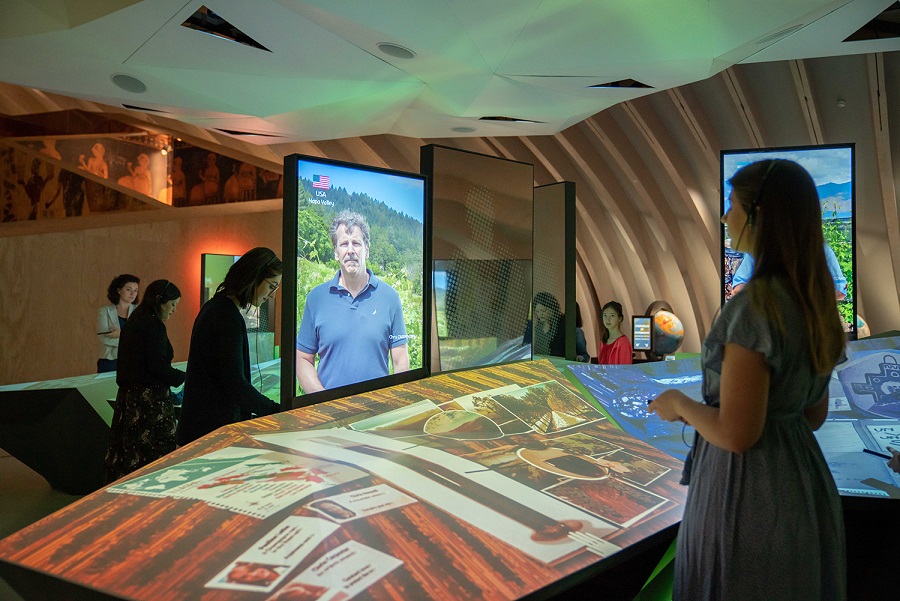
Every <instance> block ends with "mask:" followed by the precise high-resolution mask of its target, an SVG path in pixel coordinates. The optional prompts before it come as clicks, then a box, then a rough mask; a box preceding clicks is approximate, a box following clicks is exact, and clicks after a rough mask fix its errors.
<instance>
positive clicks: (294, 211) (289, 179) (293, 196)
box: [281, 154, 432, 408]
mask: <svg viewBox="0 0 900 601" xmlns="http://www.w3.org/2000/svg"><path fill="white" fill-rule="evenodd" d="M305 167H322V168H323V169H322V171H329V170H331V171H334V170H335V168H337V169H338V170H351V171H353V172H355V173H357V174H360V175H362V176H366V175H371V176H374V177H376V178H377V177H378V176H379V175H381V176H386V177H387V178H404V179H407V180H409V181H410V182H412V183H415V185H421V189H422V199H421V203H422V204H421V211H422V240H421V249H422V257H421V259H422V262H421V273H420V274H419V277H421V281H422V298H421V303H422V306H421V324H420V325H421V328H422V329H421V332H422V333H421V337H420V340H421V364H420V365H410V369H409V370H408V371H405V372H401V373H392V374H388V375H386V376H381V377H376V378H372V379H367V380H363V381H360V382H356V383H353V384H347V385H343V386H337V387H334V388H328V389H326V390H322V391H318V392H313V393H308V394H298V384H297V365H296V360H297V359H296V356H297V353H296V340H297V334H298V329H299V327H300V321H301V320H300V319H299V318H298V316H297V307H298V274H297V263H298V247H299V240H298V223H297V221H298V210H299V208H300V206H299V205H300V189H299V186H300V185H301V182H300V169H301V168H305ZM284 181H285V187H284V217H283V231H282V257H283V262H284V276H283V278H282V286H281V290H282V303H281V305H282V319H281V344H282V352H281V380H282V381H281V398H282V406H289V407H291V408H296V407H306V406H309V405H314V404H317V403H321V402H324V401H329V400H332V399H336V398H341V397H345V396H351V395H354V394H360V393H364V392H369V391H371V390H376V389H379V388H384V387H387V386H393V385H395V384H401V383H404V382H409V381H413V380H418V379H421V378H424V377H427V376H428V375H429V360H428V358H429V357H430V355H431V335H430V332H431V303H432V298H431V297H432V289H431V286H432V282H431V268H430V266H431V228H432V223H431V221H432V210H431V193H430V192H431V190H430V186H431V184H430V181H429V179H428V178H427V177H426V176H425V175H422V174H420V173H413V172H406V171H399V170H395V169H388V168H383V167H376V166H372V165H363V164H359V163H350V162H346V161H340V160H336V159H329V158H324V157H316V156H310V155H303V154H291V155H288V156H286V157H285V158H284ZM332 181H333V183H334V186H335V188H336V189H337V188H341V187H342V186H341V185H340V181H334V180H332ZM375 200H378V199H375ZM366 217H367V218H368V217H371V216H369V215H366ZM326 227H327V225H326ZM328 245H329V247H330V246H331V241H330V239H329V240H328ZM301 293H302V294H305V292H301ZM405 319H406V321H407V331H409V325H410V323H409V321H408V319H407V318H405Z"/></svg>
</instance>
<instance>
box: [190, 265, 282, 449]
mask: <svg viewBox="0 0 900 601" xmlns="http://www.w3.org/2000/svg"><path fill="white" fill-rule="evenodd" d="M281 273H282V264H281V259H279V258H278V257H277V256H276V255H275V253H274V252H273V251H272V250H270V249H268V248H262V247H260V248H254V249H252V250H250V251H248V252H247V253H246V254H245V255H244V256H242V257H241V258H240V259H238V260H237V261H236V262H235V263H234V265H232V266H231V267H230V268H229V269H228V273H227V274H226V275H225V281H224V282H222V283H221V284H219V287H218V288H217V289H216V294H215V296H213V297H212V298H211V299H210V300H209V301H208V302H207V303H206V304H205V305H203V307H201V308H200V313H199V314H198V315H197V319H196V320H195V321H194V329H193V331H192V332H191V350H190V353H189V354H188V365H187V380H186V381H185V384H184V401H183V403H182V407H181V418H180V420H179V422H178V434H177V439H178V444H179V445H185V444H188V443H189V442H192V441H194V440H196V439H198V438H200V437H201V436H204V435H205V434H208V433H210V432H212V431H213V430H215V429H217V428H219V427H221V426H225V425H228V424H233V423H235V422H239V421H243V420H246V419H250V418H252V417H254V416H263V415H269V414H271V413H275V412H276V411H278V409H279V406H278V404H277V403H276V402H275V401H273V400H272V399H270V398H268V397H266V396H265V395H263V394H262V393H260V392H259V391H258V390H256V388H254V387H253V384H251V382H250V345H249V343H248V341H247V326H246V324H245V322H244V318H243V316H242V315H241V309H246V308H248V307H249V306H250V305H253V306H254V307H258V306H260V305H261V304H262V303H263V302H265V301H266V300H267V299H268V298H270V297H272V296H273V295H274V294H275V292H276V291H277V290H278V287H279V286H280V285H281Z"/></svg>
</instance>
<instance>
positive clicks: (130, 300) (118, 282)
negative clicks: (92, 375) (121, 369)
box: [97, 273, 141, 374]
mask: <svg viewBox="0 0 900 601" xmlns="http://www.w3.org/2000/svg"><path fill="white" fill-rule="evenodd" d="M140 283H141V280H140V278H138V277H137V276H133V275H131V274H128V273H123V274H122V275H119V276H116V277H114V278H113V280H112V282H110V283H109V289H108V290H107V292H106V298H108V299H109V303H110V304H108V305H106V306H103V307H100V310H99V311H98V312H97V338H99V339H100V358H99V359H98V360H97V373H98V374H102V373H105V372H109V371H116V364H117V359H118V358H119V335H120V334H121V333H122V326H123V325H125V320H126V319H128V316H129V315H131V312H132V311H134V307H135V306H136V305H137V303H138V291H139V289H140Z"/></svg>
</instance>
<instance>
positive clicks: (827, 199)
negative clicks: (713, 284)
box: [721, 144, 856, 339]
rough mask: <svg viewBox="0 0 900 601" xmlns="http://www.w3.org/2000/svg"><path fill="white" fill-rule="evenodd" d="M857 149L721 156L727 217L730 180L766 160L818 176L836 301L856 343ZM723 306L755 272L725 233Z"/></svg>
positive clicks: (839, 147)
mask: <svg viewBox="0 0 900 601" xmlns="http://www.w3.org/2000/svg"><path fill="white" fill-rule="evenodd" d="M854 150H855V147H854V145H853V144H834V145H823V146H798V147H785V148H764V149H748V150H723V151H722V153H721V159H722V160H721V177H722V180H721V190H722V214H723V215H724V214H725V212H726V211H727V210H728V209H729V207H730V201H729V197H730V195H731V186H730V185H729V184H728V180H730V179H731V177H732V176H733V175H734V174H735V173H736V172H737V171H738V169H740V168H741V167H743V166H744V165H748V164H750V163H754V162H756V161H761V160H764V159H788V160H791V161H794V162H795V163H799V164H800V165H801V166H803V167H804V168H805V169H806V170H807V171H808V172H809V174H810V175H811V176H812V178H813V181H814V182H815V184H816V190H818V192H819V202H820V204H821V207H822V233H823V234H824V236H825V255H826V259H827V261H828V270H829V272H831V276H832V278H833V279H834V290H835V300H836V302H837V305H838V311H839V313H840V315H841V321H842V322H843V324H844V331H845V332H847V334H848V337H850V338H851V339H855V338H856V278H855V274H856V244H855V240H856V222H855V217H854V212H855V208H856V188H855V184H854V174H855V166H856V163H855V156H854ZM722 231H723V233H722V241H723V244H722V266H723V267H722V301H723V304H724V303H725V302H727V301H728V300H730V299H731V298H732V297H733V296H734V295H735V294H737V293H738V292H740V290H741V289H742V288H743V286H744V284H746V283H747V280H749V278H750V275H751V274H752V273H753V257H751V256H750V255H748V254H746V253H740V252H737V251H734V250H732V248H731V243H732V241H731V239H730V238H728V237H726V236H727V233H726V232H725V228H724V226H723V228H722Z"/></svg>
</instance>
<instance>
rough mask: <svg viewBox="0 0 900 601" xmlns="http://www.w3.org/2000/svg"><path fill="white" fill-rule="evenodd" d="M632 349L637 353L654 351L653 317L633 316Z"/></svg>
mask: <svg viewBox="0 0 900 601" xmlns="http://www.w3.org/2000/svg"><path fill="white" fill-rule="evenodd" d="M631 333H632V342H631V348H632V350H634V351H635V352H640V351H652V350H653V316H651V315H632V316H631Z"/></svg>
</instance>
